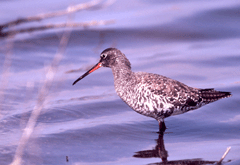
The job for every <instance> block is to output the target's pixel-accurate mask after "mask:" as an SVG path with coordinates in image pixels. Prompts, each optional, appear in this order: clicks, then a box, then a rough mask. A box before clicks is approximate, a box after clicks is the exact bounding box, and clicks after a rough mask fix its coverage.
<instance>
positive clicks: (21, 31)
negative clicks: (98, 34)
mask: <svg viewBox="0 0 240 165" xmlns="http://www.w3.org/2000/svg"><path fill="white" fill-rule="evenodd" d="M114 22H115V21H114V20H106V21H105V20H100V21H90V22H83V23H70V24H69V23H61V24H49V25H44V26H39V27H30V28H26V29H20V30H14V31H8V32H6V33H4V36H7V35H16V34H19V33H26V32H34V31H39V30H48V29H54V28H65V27H84V28H87V27H89V26H99V25H107V24H112V23H114Z"/></svg>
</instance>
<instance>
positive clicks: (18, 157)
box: [11, 24, 71, 165]
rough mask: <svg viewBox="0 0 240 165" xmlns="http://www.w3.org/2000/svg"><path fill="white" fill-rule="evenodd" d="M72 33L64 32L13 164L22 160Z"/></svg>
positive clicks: (17, 163)
mask: <svg viewBox="0 0 240 165" xmlns="http://www.w3.org/2000/svg"><path fill="white" fill-rule="evenodd" d="M68 25H71V24H68ZM70 33H71V31H69V30H66V31H65V32H64V33H63V36H62V38H61V41H60V45H59V49H58V52H57V53H56V55H55V56H54V59H53V61H52V64H51V66H50V67H49V69H48V71H47V74H46V79H45V82H44V84H43V86H42V88H41V89H40V92H39V95H38V100H37V104H36V106H35V107H34V109H33V111H32V113H31V116H30V118H29V120H28V123H27V126H26V128H25V129H24V131H23V134H22V137H21V139H20V141H19V145H18V147H17V150H16V153H15V156H14V159H13V162H12V163H11V165H19V164H21V162H22V155H23V151H24V149H25V146H26V144H27V142H28V140H29V138H30V136H31V135H32V132H33V130H34V127H35V125H36V122H37V118H38V116H39V114H40V112H41V110H42V108H43V107H44V102H45V100H46V97H47V95H48V92H49V90H50V87H51V85H52V82H53V78H54V76H55V74H56V72H57V67H58V64H59V62H60V61H61V59H62V56H63V53H64V52H65V49H66V47H67V43H68V40H69V37H70Z"/></svg>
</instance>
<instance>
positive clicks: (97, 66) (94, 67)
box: [72, 62, 102, 85]
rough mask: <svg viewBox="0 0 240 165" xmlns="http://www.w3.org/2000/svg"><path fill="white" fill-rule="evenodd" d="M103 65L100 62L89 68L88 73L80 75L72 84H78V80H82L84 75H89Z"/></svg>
mask: <svg viewBox="0 0 240 165" xmlns="http://www.w3.org/2000/svg"><path fill="white" fill-rule="evenodd" d="M100 67H102V63H101V62H98V63H97V64H96V65H94V66H93V67H92V68H91V69H89V71H87V72H86V73H84V74H83V75H82V76H81V77H79V78H78V79H77V80H76V81H74V82H73V84H72V85H74V84H76V83H77V82H78V81H80V80H82V79H83V78H84V77H86V76H87V75H89V74H90V73H92V72H94V71H95V70H97V69H98V68H100Z"/></svg>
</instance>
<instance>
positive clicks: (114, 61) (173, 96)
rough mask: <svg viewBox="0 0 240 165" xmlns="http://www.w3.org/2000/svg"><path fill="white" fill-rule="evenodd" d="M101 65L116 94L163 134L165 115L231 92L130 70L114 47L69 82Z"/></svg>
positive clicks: (105, 51) (208, 101) (223, 96)
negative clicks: (110, 75)
mask: <svg viewBox="0 0 240 165" xmlns="http://www.w3.org/2000/svg"><path fill="white" fill-rule="evenodd" d="M101 67H108V68H111V69H112V73H113V77H114V87H115V91H116V93H117V95H118V96H119V97H120V98H121V99H122V100H123V101H124V102H125V103H126V104H127V105H128V106H129V107H130V108H132V109H133V110H134V111H136V112H137V113H139V114H142V115H145V116H148V117H152V118H154V119H156V120H157V121H158V123H159V133H160V134H162V135H163V134H164V132H165V130H166V128H167V127H166V125H165V122H164V119H165V118H167V117H169V116H173V115H178V114H182V113H185V112H188V111H191V110H195V109H197V108H200V107H202V106H204V105H206V104H209V103H212V102H214V101H217V100H219V99H222V98H227V97H230V96H231V92H222V91H217V90H215V89H214V88H207V89H201V88H193V87H190V86H187V85H185V84H184V83H182V82H179V81H177V80H173V79H171V78H168V77H165V76H162V75H158V74H154V73H146V72H133V71H132V70H131V63H130V62H129V60H128V59H127V57H126V56H125V54H123V53H122V52H121V51H120V50H118V49H117V48H107V49H105V50H104V51H102V53H101V54H100V60H99V62H98V63H97V64H96V65H94V66H93V67H92V68H91V69H89V70H88V71H87V72H86V73H85V74H83V75H82V76H80V77H79V78H78V79H77V80H76V81H74V82H73V84H72V85H75V84H76V83H77V82H78V81H80V80H81V79H83V78H84V77H86V76H87V75H89V74H90V73H92V72H94V71H95V70H97V69H99V68H101Z"/></svg>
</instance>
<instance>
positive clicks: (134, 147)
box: [0, 0, 240, 165]
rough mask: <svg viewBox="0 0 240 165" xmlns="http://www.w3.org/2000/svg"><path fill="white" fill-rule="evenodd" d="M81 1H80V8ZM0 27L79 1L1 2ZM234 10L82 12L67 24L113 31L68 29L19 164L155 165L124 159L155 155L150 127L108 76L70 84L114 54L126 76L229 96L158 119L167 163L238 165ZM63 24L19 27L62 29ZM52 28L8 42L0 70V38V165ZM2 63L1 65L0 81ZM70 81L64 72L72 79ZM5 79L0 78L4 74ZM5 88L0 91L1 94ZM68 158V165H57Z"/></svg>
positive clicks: (103, 72)
mask: <svg viewBox="0 0 240 165" xmlns="http://www.w3.org/2000/svg"><path fill="white" fill-rule="evenodd" d="M80 2H86V1H80ZM0 3H1V5H0V8H1V10H0V11H1V14H0V17H1V23H4V22H7V21H11V20H14V19H16V18H18V17H25V16H32V15H36V14H39V13H44V12H45V13H46V12H51V11H57V10H63V9H65V8H66V7H67V6H68V5H73V4H77V3H79V1H64V0H62V1H41V2H35V1H27V0H24V1H2V2H0ZM239 11H240V3H239V2H238V1H234V0H230V1H224V0H222V1H154V0H151V1H131V2H129V1H121V2H120V1H116V2H114V3H113V4H112V5H111V6H108V7H105V8H102V9H101V8H100V9H99V8H96V9H95V10H93V9H92V10H85V11H81V12H79V13H77V14H75V15H74V21H78V22H82V21H90V20H110V19H114V20H115V23H114V24H111V25H105V26H94V27H89V28H87V29H83V28H74V29H73V30H72V32H71V37H70V40H69V43H68V46H67V49H66V51H65V53H64V56H63V59H62V60H61V62H60V64H59V66H58V70H57V74H56V76H55V77H54V81H53V84H52V87H51V88H50V90H49V92H48V95H47V96H46V97H45V102H44V107H43V109H42V111H41V114H40V115H39V117H38V119H37V123H36V126H35V128H34V131H33V133H32V135H31V137H30V139H29V140H28V141H27V144H26V146H25V150H24V154H23V164H88V165H91V164H104V165H105V164H154V163H155V164H157V163H159V162H162V160H161V159H160V158H159V157H158V156H156V155H155V157H154V156H153V155H150V156H149V157H151V158H137V157H133V156H134V155H137V154H138V153H146V152H144V151H151V153H156V151H157V150H156V149H155V147H156V145H157V143H156V139H159V137H158V134H156V131H158V123H157V121H155V120H154V119H151V118H148V117H145V116H142V115H139V114H137V113H136V112H134V111H132V110H131V109H130V108H129V107H128V106H127V105H126V104H125V103H124V102H122V101H121V100H120V99H119V97H118V96H117V95H116V94H115V91H114V86H113V76H112V73H111V70H110V69H108V68H101V69H99V70H98V71H96V72H94V73H92V74H91V75H89V76H88V77H87V78H85V79H83V80H82V81H81V82H79V83H78V84H76V85H75V86H72V83H73V81H74V80H75V79H77V78H78V77H79V76H80V75H82V74H83V73H84V72H85V71H86V70H87V69H88V68H89V67H91V66H92V65H94V64H95V63H96V62H97V61H98V59H99V54H100V52H101V51H102V50H104V49H105V48H108V47H117V48H118V49H120V50H121V51H122V52H124V53H125V54H126V56H127V57H128V58H129V60H130V61H131V63H132V68H133V70H134V71H145V72H151V73H157V74H161V75H165V76H167V77H170V78H173V79H176V80H179V81H181V82H183V83H185V84H188V85H189V86H192V87H198V88H212V87H214V88H216V89H217V90H222V91H230V92H232V94H233V96H232V97H231V98H228V99H223V100H220V101H217V102H215V103H211V104H209V105H206V106H204V107H202V108H201V109H198V110H196V111H192V112H188V113H186V114H183V115H178V116H173V117H170V118H167V119H166V121H165V122H166V125H167V127H168V129H167V133H166V134H165V136H164V145H165V149H166V150H167V152H168V155H169V156H168V158H167V159H168V160H169V161H176V160H179V161H181V160H185V159H189V160H192V161H193V159H195V158H201V159H203V160H205V161H218V160H219V159H220V158H221V156H222V155H223V153H224V152H225V151H226V149H227V147H229V146H231V147H232V148H231V150H230V152H229V153H228V155H227V157H226V158H225V160H224V161H225V162H226V161H228V160H232V161H234V160H236V161H238V160H239V159H240V157H239V153H240V139H239V135H240V132H239V128H240V111H239V105H240V102H239V99H240V88H239V87H240V78H239V77H240V53H239V52H240V45H239V43H240V28H239V27H240V21H239V16H240V13H239ZM66 20H67V18H66V17H60V18H54V19H48V20H45V21H41V22H37V23H32V24H28V25H22V27H24V26H37V25H43V24H46V23H59V22H65V21H66ZM61 34H62V29H59V30H56V31H54V30H48V31H41V32H34V33H29V34H26V33H25V34H20V35H17V36H15V37H14V39H13V45H12V48H11V49H10V50H11V51H10V54H9V55H10V56H9V57H10V60H9V61H8V60H7V61H5V55H6V54H7V53H6V50H7V47H6V44H7V43H6V38H1V43H0V44H1V56H0V59H1V60H0V66H1V73H2V75H1V91H2V94H1V112H0V113H1V124H0V134H1V136H0V164H9V163H11V162H12V161H13V157H14V154H15V151H16V148H17V145H18V144H19V141H20V138H21V136H22V133H23V129H24V128H25V127H26V123H27V122H28V119H29V116H30V115H31V112H32V110H33V109H34V106H35V105H37V100H38V96H39V92H40V89H41V87H42V86H43V84H44V80H45V78H46V73H47V68H48V67H49V65H50V64H51V62H52V60H53V58H54V55H55V54H56V51H57V50H58V47H59V42H60V36H61ZM4 61H5V62H10V65H9V67H7V68H8V69H9V71H7V72H4V67H3V65H4ZM77 69H79V70H78V71H77V72H69V71H72V70H77ZM4 73H8V74H4ZM4 84H5V85H4ZM66 159H68V162H67V161H66Z"/></svg>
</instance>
